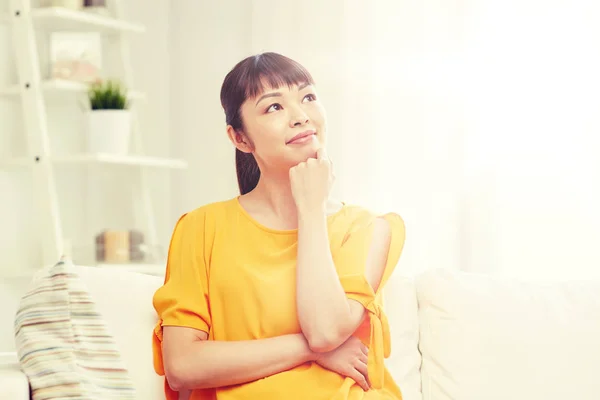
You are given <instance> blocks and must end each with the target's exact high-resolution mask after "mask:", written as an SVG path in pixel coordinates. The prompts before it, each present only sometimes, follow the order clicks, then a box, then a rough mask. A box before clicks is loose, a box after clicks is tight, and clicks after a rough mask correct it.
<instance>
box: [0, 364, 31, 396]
mask: <svg viewBox="0 0 600 400" xmlns="http://www.w3.org/2000/svg"><path fill="white" fill-rule="evenodd" d="M0 388H2V398H3V399H11V400H29V399H30V397H29V381H28V380H27V376H26V375H25V374H24V373H23V371H21V368H20V367H19V364H17V363H11V364H0Z"/></svg>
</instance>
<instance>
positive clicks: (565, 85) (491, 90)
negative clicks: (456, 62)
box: [464, 0, 600, 279]
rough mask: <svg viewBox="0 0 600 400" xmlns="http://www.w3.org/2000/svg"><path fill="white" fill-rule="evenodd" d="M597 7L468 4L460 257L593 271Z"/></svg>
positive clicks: (582, 3)
mask: <svg viewBox="0 0 600 400" xmlns="http://www.w3.org/2000/svg"><path fill="white" fill-rule="evenodd" d="M599 19H600V6H598V3H597V2H594V1H588V0H576V1H570V2H545V1H539V0H526V1H523V0H519V1H516V0H514V1H503V2H495V1H487V2H478V3H477V4H474V5H473V6H472V8H471V13H469V18H467V19H466V23H465V31H464V35H465V38H466V45H465V54H464V59H465V61H467V62H468V64H467V63H465V65H466V66H468V68H469V69H468V71H466V73H465V75H466V76H468V80H466V83H467V85H466V86H465V91H466V92H467V97H468V99H469V103H470V104H469V110H468V116H469V126H468V130H467V141H466V144H467V147H466V152H465V167H466V168H465V179H466V184H465V200H464V207H465V210H466V212H465V231H464V237H465V240H466V241H467V246H466V249H467V250H468V251H467V252H466V253H465V266H466V267H467V268H468V269H470V270H474V271H483V272H493V273H501V274H508V275H520V276H543V277H547V278H549V279H561V278H565V277H567V278H582V279H583V278H592V277H600V268H598V265H599V264H600V254H599V253H598V251H597V248H598V243H599V242H600V211H599V207H598V204H600V158H598V149H599V144H600V139H599V135H598V132H599V131H600V118H599V115H600V113H599V111H598V110H599V109H600V97H599V96H598V93H599V92H600V74H599V73H598V71H600V54H599V53H598V47H599V46H600V25H598V23H597V21H598V20H599Z"/></svg>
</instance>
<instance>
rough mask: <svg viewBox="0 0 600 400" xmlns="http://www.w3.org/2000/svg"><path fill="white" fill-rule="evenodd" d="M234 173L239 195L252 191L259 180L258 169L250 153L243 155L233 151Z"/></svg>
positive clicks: (236, 150)
mask: <svg viewBox="0 0 600 400" xmlns="http://www.w3.org/2000/svg"><path fill="white" fill-rule="evenodd" d="M235 172H236V174H237V180H238V186H239V188H240V194H246V193H248V192H251V191H252V190H254V188H255V187H256V185H257V184H258V180H259V179H260V169H259V168H258V164H257V163H256V159H255V158H254V156H253V155H252V153H244V152H243V151H240V150H239V149H235Z"/></svg>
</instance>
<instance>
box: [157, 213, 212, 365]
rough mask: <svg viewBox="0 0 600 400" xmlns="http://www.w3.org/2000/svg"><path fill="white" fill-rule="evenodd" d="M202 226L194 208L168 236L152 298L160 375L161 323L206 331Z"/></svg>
mask: <svg viewBox="0 0 600 400" xmlns="http://www.w3.org/2000/svg"><path fill="white" fill-rule="evenodd" d="M205 225H206V224H205V216H204V215H203V214H201V213H199V212H198V211H194V212H192V213H189V214H185V215H183V216H182V217H181V218H180V219H179V221H178V222H177V224H176V226H175V229H174V231H173V234H172V236H171V243H170V245H169V255H168V259H167V269H166V275H165V282H164V284H163V286H161V287H160V288H159V289H158V290H157V291H156V293H155V294H154V298H153V305H154V309H155V310H156V313H157V314H158V319H159V320H158V323H157V324H156V327H155V329H154V345H153V350H154V366H155V370H156V372H157V373H159V374H160V375H163V374H164V367H163V364H162V349H161V347H162V346H161V342H162V328H163V326H181V327H188V328H194V329H198V330H201V331H205V332H207V333H209V332H210V325H211V319H210V307H209V298H208V270H207V266H206V256H205V253H206V252H205V247H206V242H207V240H206V226H205Z"/></svg>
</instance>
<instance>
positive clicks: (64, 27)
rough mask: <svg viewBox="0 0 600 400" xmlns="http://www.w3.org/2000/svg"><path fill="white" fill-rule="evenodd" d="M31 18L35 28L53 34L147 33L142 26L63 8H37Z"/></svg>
mask: <svg viewBox="0 0 600 400" xmlns="http://www.w3.org/2000/svg"><path fill="white" fill-rule="evenodd" d="M31 17H32V18H33V23H34V28H40V29H43V30H47V31H53V32H65V31H75V32H100V33H117V32H135V33H141V32H144V31H145V28H144V26H143V25H141V24H137V23H132V22H128V21H122V20H118V19H115V18H112V17H109V16H104V15H100V14H94V13H92V12H86V11H76V10H70V9H67V8H61V7H44V8H35V9H33V10H32V11H31Z"/></svg>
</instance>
